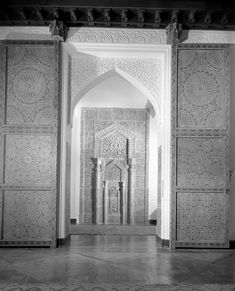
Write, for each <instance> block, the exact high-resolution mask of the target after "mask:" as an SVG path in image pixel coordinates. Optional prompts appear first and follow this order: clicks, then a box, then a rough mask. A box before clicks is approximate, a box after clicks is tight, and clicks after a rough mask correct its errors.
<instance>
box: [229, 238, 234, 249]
mask: <svg viewBox="0 0 235 291" xmlns="http://www.w3.org/2000/svg"><path fill="white" fill-rule="evenodd" d="M229 248H230V249H235V240H230V241H229Z"/></svg>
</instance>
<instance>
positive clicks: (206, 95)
mask: <svg viewBox="0 0 235 291" xmlns="http://www.w3.org/2000/svg"><path fill="white" fill-rule="evenodd" d="M178 58H179V68H178V72H179V73H178V84H179V86H178V88H179V89H178V104H179V105H178V126H179V127H183V128H185V127H191V128H217V127H223V126H224V117H223V114H224V105H223V98H222V96H223V90H224V82H225V81H224V51H223V50H217V51H213V52H211V51H207V50H203V49H201V50H187V51H185V50H179V51H178Z"/></svg>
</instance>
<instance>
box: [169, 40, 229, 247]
mask: <svg viewBox="0 0 235 291" xmlns="http://www.w3.org/2000/svg"><path fill="white" fill-rule="evenodd" d="M229 94H230V93H229V47H228V46H226V45H199V44H180V45H178V46H175V47H174V48H173V51H172V158H171V162H172V197H171V241H172V247H212V248H213V247H224V248H226V247H228V200H229V197H228V193H229V191H228V189H229V123H230V119H229V100H230V96H229Z"/></svg>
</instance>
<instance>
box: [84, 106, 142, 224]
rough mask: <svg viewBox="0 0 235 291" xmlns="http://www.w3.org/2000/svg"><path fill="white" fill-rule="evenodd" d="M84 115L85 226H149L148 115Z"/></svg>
mask: <svg viewBox="0 0 235 291" xmlns="http://www.w3.org/2000/svg"><path fill="white" fill-rule="evenodd" d="M81 115H82V122H83V127H82V133H81V134H82V140H83V141H82V144H81V145H82V153H81V157H82V165H81V169H82V168H83V171H82V174H81V181H84V183H83V182H82V183H81V184H82V186H81V200H80V201H81V204H82V205H83V207H82V211H83V212H82V217H81V221H82V223H84V224H92V223H93V224H145V223H146V222H147V209H146V208H145V207H144V205H147V203H146V202H144V201H145V199H147V196H146V194H145V193H146V188H145V187H146V186H145V185H146V183H145V179H146V162H147V161H146V158H145V151H146V143H147V141H146V139H147V136H146V133H147V129H146V126H147V122H146V121H147V113H146V111H145V110H144V109H130V108H125V109H122V108H82V114H81ZM137 142H138V143H139V146H137V145H136V143H137ZM84 146H85V147H84ZM136 163H138V167H136Z"/></svg>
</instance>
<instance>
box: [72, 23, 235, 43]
mask: <svg viewBox="0 0 235 291" xmlns="http://www.w3.org/2000/svg"><path fill="white" fill-rule="evenodd" d="M67 42H78V43H116V44H117V43H120V44H167V34H166V31H165V29H154V30H153V29H125V28H89V27H86V28H85V27H82V28H79V29H78V28H70V30H69V33H68V38H67ZM183 42H185V43H231V44H233V43H235V32H234V31H209V30H189V31H187V39H186V40H185V41H183Z"/></svg>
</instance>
